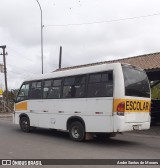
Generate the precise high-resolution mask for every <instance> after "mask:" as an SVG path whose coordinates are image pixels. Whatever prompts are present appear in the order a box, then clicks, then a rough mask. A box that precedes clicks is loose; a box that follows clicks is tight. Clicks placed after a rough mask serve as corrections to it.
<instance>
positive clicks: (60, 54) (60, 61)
mask: <svg viewBox="0 0 160 168" xmlns="http://www.w3.org/2000/svg"><path fill="white" fill-rule="evenodd" d="M61 66H62V46H60V50H59V69H61Z"/></svg>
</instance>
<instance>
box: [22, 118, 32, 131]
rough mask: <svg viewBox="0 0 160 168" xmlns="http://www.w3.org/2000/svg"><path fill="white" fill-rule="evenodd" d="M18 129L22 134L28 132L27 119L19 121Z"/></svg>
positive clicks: (28, 124)
mask: <svg viewBox="0 0 160 168" xmlns="http://www.w3.org/2000/svg"><path fill="white" fill-rule="evenodd" d="M20 128H21V130H22V131H23V132H29V131H30V123H29V119H28V118H27V117H22V118H21V119H20Z"/></svg>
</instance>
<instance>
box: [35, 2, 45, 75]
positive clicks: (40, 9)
mask: <svg viewBox="0 0 160 168" xmlns="http://www.w3.org/2000/svg"><path fill="white" fill-rule="evenodd" d="M36 1H37V3H38V5H39V9H40V12H41V60H42V74H43V27H44V26H43V15H42V8H41V5H40V3H39V1H38V0H36Z"/></svg>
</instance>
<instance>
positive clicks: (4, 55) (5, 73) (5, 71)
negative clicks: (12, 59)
mask: <svg viewBox="0 0 160 168" xmlns="http://www.w3.org/2000/svg"><path fill="white" fill-rule="evenodd" d="M0 48H2V50H3V53H2V54H0V55H3V62H4V78H5V89H6V104H7V107H8V86H7V68H6V55H7V53H6V51H5V49H6V45H3V46H0Z"/></svg>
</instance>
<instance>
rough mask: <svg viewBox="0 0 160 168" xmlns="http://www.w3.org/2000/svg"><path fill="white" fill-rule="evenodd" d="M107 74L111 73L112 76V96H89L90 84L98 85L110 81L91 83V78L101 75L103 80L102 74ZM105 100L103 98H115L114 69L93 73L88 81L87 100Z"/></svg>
mask: <svg viewBox="0 0 160 168" xmlns="http://www.w3.org/2000/svg"><path fill="white" fill-rule="evenodd" d="M105 73H108V74H109V73H111V74H112V96H94V97H92V96H89V95H88V90H89V89H88V88H89V84H97V83H107V82H108V81H102V82H91V83H90V82H89V78H90V76H91V75H96V74H101V79H102V74H105ZM101 97H102V98H103V97H114V73H113V69H112V70H107V71H100V72H93V73H89V74H88V80H87V91H86V98H101Z"/></svg>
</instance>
